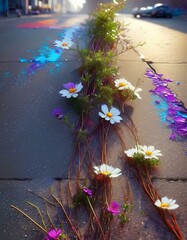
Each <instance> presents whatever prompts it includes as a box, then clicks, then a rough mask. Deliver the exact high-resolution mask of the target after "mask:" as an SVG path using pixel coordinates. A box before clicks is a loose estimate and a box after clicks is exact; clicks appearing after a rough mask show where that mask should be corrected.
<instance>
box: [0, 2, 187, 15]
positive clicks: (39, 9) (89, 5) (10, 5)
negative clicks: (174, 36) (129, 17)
mask: <svg viewBox="0 0 187 240" xmlns="http://www.w3.org/2000/svg"><path fill="white" fill-rule="evenodd" d="M106 2H110V1H109V0H0V14H1V15H2V14H4V15H6V14H9V13H11V12H15V11H16V9H20V10H21V11H22V13H23V14H29V13H31V14H39V13H44V12H62V13H66V12H80V11H82V12H83V11H84V12H86V13H90V12H92V11H94V10H95V9H96V6H97V4H98V3H106ZM158 2H162V3H165V4H168V5H169V6H170V7H172V8H183V9H186V10H187V0H163V1H158V0H126V7H125V9H124V11H125V12H129V13H130V12H131V10H132V9H133V8H135V7H144V6H150V5H154V4H155V3H158Z"/></svg>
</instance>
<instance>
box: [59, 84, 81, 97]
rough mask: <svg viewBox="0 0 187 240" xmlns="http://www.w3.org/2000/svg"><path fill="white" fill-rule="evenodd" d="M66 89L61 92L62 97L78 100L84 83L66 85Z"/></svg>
mask: <svg viewBox="0 0 187 240" xmlns="http://www.w3.org/2000/svg"><path fill="white" fill-rule="evenodd" d="M64 87H65V88H66V89H63V90H61V91H60V92H59V93H60V94H61V95H62V97H67V98H70V97H74V98H76V97H77V96H78V92H80V91H81V90H82V88H83V85H82V83H78V84H74V83H72V82H69V83H66V84H64Z"/></svg>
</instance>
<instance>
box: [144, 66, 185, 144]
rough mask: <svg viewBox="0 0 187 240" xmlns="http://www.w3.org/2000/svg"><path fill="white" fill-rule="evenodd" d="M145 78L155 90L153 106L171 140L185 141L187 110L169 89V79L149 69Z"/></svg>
mask: <svg viewBox="0 0 187 240" xmlns="http://www.w3.org/2000/svg"><path fill="white" fill-rule="evenodd" d="M145 76H146V77H147V78H149V79H151V80H152V81H153V84H154V85H155V89H154V90H151V91H150V92H151V93H152V94H153V96H154V97H153V99H154V102H155V106H156V108H157V110H158V112H159V115H160V119H161V121H162V122H166V123H167V125H168V126H169V127H170V129H171V135H170V139H171V140H183V139H187V109H186V108H185V106H184V104H183V103H182V102H181V101H179V100H178V99H177V97H176V94H174V93H173V92H172V91H171V90H170V89H169V88H168V83H169V82H172V80H170V79H164V78H163V75H162V74H156V73H154V72H153V71H151V70H150V69H147V70H146V74H145Z"/></svg>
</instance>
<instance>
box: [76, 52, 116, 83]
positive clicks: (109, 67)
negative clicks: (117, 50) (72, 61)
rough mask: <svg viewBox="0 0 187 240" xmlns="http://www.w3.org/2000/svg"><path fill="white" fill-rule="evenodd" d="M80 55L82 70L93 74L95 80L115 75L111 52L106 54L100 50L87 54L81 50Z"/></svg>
mask: <svg viewBox="0 0 187 240" xmlns="http://www.w3.org/2000/svg"><path fill="white" fill-rule="evenodd" d="M80 53H81V56H82V58H83V66H82V67H83V69H85V70H86V71H87V72H88V73H89V74H91V73H92V74H93V73H94V74H95V76H96V78H100V79H103V78H107V77H109V76H110V75H111V74H115V73H117V69H116V67H114V63H116V59H115V55H114V52H113V51H112V50H110V51H107V52H103V51H101V50H99V51H97V52H94V51H90V52H87V51H86V50H85V49H83V50H81V52H80Z"/></svg>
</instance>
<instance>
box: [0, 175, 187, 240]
mask: <svg viewBox="0 0 187 240" xmlns="http://www.w3.org/2000/svg"><path fill="white" fill-rule="evenodd" d="M125 181H126V180H125V179H124V178H119V179H114V180H113V181H112V185H113V198H112V200H114V201H118V202H119V203H120V204H123V203H127V201H125V200H124V193H125V192H124V191H123V189H124V187H125V186H126V185H125V184H126V183H125ZM70 184H71V187H72V188H71V189H72V191H73V188H74V187H75V186H76V184H75V180H74V181H71V182H70ZM129 184H130V188H131V193H132V199H133V207H132V209H131V211H129V212H128V214H127V216H128V217H129V218H130V219H129V222H127V223H126V224H125V225H124V227H120V226H119V221H118V219H117V218H114V220H113V221H112V223H111V227H112V231H111V239H116V237H117V239H121V240H122V239H124V237H125V239H127V240H132V239H136V238H138V239H156V240H157V239H166V240H174V239H175V237H174V236H173V234H172V233H171V232H170V231H168V229H167V227H165V225H164V224H163V222H162V220H161V218H160V217H159V216H158V214H157V212H156V210H155V209H154V208H153V206H152V205H151V204H150V202H149V200H148V199H147V197H146V196H145V194H144V192H142V191H141V190H140V189H141V188H140V186H139V183H138V182H137V181H136V180H135V179H134V178H132V177H130V178H129ZM155 185H156V186H157V188H158V191H159V193H160V194H161V195H163V196H165V195H167V196H168V197H171V198H174V199H176V200H177V202H178V203H179V204H180V208H179V209H177V210H175V212H176V216H177V222H178V224H179V226H180V227H181V230H182V232H183V234H184V237H186V236H187V235H186V234H187V233H186V228H185V226H186V217H185V216H186V210H185V209H186V201H185V199H186V197H185V196H186V183H185V182H181V181H177V182H168V181H166V180H155ZM60 186H61V188H62V191H63V195H62V198H63V203H64V206H66V204H67V202H66V197H67V195H66V194H67V192H66V191H67V180H61V181H54V180H52V179H49V178H48V179H42V180H32V181H15V180H11V181H1V182H0V194H1V201H2V204H1V208H0V214H1V218H0V238H2V239H5V240H15V239H20V240H25V239H28V240H34V239H43V233H42V232H41V231H40V230H39V229H38V228H37V227H36V226H35V225H34V224H33V223H31V222H30V221H29V220H28V219H27V218H25V217H24V216H23V215H21V214H20V213H18V212H17V211H16V210H14V209H12V208H11V207H10V205H14V206H16V207H18V208H20V209H21V210H23V211H24V212H26V213H27V214H28V215H29V216H31V217H32V218H33V219H34V220H36V221H37V222H40V218H39V215H38V214H37V210H36V209H35V208H33V207H32V206H30V205H28V204H27V202H31V203H33V204H35V205H36V206H37V207H39V208H40V210H41V212H42V215H43V216H44V219H45V222H46V224H47V223H48V224H49V222H48V221H46V220H47V217H46V208H45V204H44V203H45V201H43V200H42V199H41V198H39V197H38V196H37V195H35V194H39V195H40V196H42V197H45V198H47V199H48V200H49V201H51V202H54V201H53V199H52V197H51V196H50V189H53V190H52V191H53V192H54V193H55V195H56V196H58V198H59V199H60V195H59V194H60V192H59V189H60ZM28 190H30V191H31V192H29V191H28ZM125 191H126V190H125ZM33 193H35V194H33ZM179 199H180V200H179ZM53 210H54V211H50V210H49V211H50V213H51V214H52V216H53V217H54V219H55V218H56V215H57V212H56V210H55V209H53ZM58 214H60V212H58ZM59 216H60V217H61V220H62V221H64V227H65V226H66V223H65V222H66V221H65V219H64V217H63V216H62V215H61V214H60V215H59ZM78 217H79V218H78V219H79V221H78V223H79V224H80V226H81V228H84V227H85V218H84V209H82V208H80V209H79V216H78ZM80 219H81V220H80ZM49 225H50V224H49Z"/></svg>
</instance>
